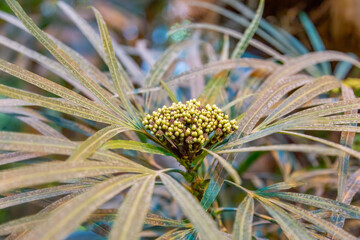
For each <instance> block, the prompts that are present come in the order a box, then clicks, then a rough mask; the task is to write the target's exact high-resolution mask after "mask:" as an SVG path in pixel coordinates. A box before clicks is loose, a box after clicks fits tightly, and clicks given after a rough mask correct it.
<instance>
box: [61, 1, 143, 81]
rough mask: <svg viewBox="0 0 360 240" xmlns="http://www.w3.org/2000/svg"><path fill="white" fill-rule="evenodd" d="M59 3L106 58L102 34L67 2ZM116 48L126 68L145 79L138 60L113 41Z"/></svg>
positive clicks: (102, 56)
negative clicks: (137, 62)
mask: <svg viewBox="0 0 360 240" xmlns="http://www.w3.org/2000/svg"><path fill="white" fill-rule="evenodd" d="M57 5H58V6H59V7H60V9H61V10H62V11H63V12H64V13H65V14H66V15H67V16H68V17H69V18H70V19H71V21H72V22H73V23H74V24H75V25H76V26H77V27H78V28H79V29H80V31H81V32H82V33H83V34H84V35H85V37H86V38H87V39H88V40H89V42H90V43H91V45H92V46H93V47H94V48H95V50H96V51H97V52H98V54H99V55H100V56H101V58H102V59H104V60H105V59H106V56H105V53H104V49H103V48H102V43H101V39H100V36H99V34H98V33H97V32H95V31H94V29H93V28H92V27H91V25H90V24H89V23H87V22H86V21H85V20H84V19H83V18H82V17H81V16H79V15H78V14H77V13H76V11H75V10H74V9H73V8H72V7H71V6H69V5H68V4H66V3H65V2H62V1H59V2H58V3H57ZM113 44H114V50H115V53H116V54H117V56H118V57H119V59H120V60H121V61H122V62H123V64H124V65H125V67H126V69H127V70H128V71H129V72H130V73H132V75H133V76H134V78H137V79H143V76H142V75H143V74H142V72H141V70H140V68H139V66H138V65H137V64H136V62H135V61H134V60H133V59H131V58H130V57H129V56H128V55H127V54H126V53H125V52H124V51H121V49H120V47H119V46H118V45H117V44H116V42H115V41H113Z"/></svg>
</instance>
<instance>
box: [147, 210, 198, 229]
mask: <svg viewBox="0 0 360 240" xmlns="http://www.w3.org/2000/svg"><path fill="white" fill-rule="evenodd" d="M144 223H145V224H148V225H152V226H161V227H175V228H191V227H192V225H191V224H190V223H185V222H180V221H176V220H173V219H170V218H166V217H163V216H160V215H157V214H153V213H148V214H147V215H146V219H145V222H144Z"/></svg>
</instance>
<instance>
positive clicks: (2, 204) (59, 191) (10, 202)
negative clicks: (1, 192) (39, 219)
mask: <svg viewBox="0 0 360 240" xmlns="http://www.w3.org/2000/svg"><path fill="white" fill-rule="evenodd" d="M87 187H89V186H87V185H84V184H66V185H61V186H56V187H49V188H44V189H39V190H33V191H27V192H24V193H19V194H14V195H11V196H8V197H3V198H0V209H3V208H7V207H11V206H16V205H19V204H23V203H27V202H32V201H36V200H40V199H44V198H51V197H55V196H60V195H65V194H69V193H73V192H81V191H84V190H86V188H87Z"/></svg>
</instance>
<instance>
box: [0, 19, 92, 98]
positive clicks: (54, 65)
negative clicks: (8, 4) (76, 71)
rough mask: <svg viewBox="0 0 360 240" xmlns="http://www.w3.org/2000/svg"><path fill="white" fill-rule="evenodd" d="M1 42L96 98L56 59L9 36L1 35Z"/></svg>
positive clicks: (88, 95) (90, 96)
mask: <svg viewBox="0 0 360 240" xmlns="http://www.w3.org/2000/svg"><path fill="white" fill-rule="evenodd" d="M0 13H1V12H0ZM14 18H15V17H14ZM16 19H17V18H16ZM0 44H2V45H4V46H5V47H7V48H9V49H12V50H13V51H17V52H19V53H21V54H23V55H24V56H26V57H28V58H30V59H32V60H33V61H35V62H37V63H39V64H40V65H41V66H43V67H44V68H45V69H47V70H49V71H51V72H53V73H54V74H56V75H58V76H60V77H61V78H63V79H64V80H65V81H66V82H68V83H69V84H71V85H72V86H74V87H75V88H76V89H78V90H80V91H81V92H83V93H84V94H85V95H86V96H87V97H89V98H91V99H92V100H94V99H96V98H95V97H94V95H93V94H92V93H91V92H90V91H89V90H88V89H87V88H86V87H84V86H83V85H81V83H80V82H79V81H78V80H77V79H76V78H75V77H74V76H72V75H71V73H69V72H68V71H67V70H66V68H64V67H63V66H62V65H61V64H60V63H59V62H57V61H56V60H53V59H51V58H48V57H46V56H44V55H42V54H40V53H38V52H37V51H34V50H31V49H29V48H27V47H25V46H24V45H21V44H20V43H18V42H16V41H12V40H10V39H9V38H7V37H5V36H0Z"/></svg>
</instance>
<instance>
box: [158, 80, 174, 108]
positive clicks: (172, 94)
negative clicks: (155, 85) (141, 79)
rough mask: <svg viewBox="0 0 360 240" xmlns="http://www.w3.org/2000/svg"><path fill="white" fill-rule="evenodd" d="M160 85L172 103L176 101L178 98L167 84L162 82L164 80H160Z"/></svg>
mask: <svg viewBox="0 0 360 240" xmlns="http://www.w3.org/2000/svg"><path fill="white" fill-rule="evenodd" d="M160 83H161V86H162V87H163V88H164V90H165V91H166V93H167V94H168V96H169V98H170V99H171V101H172V102H174V103H178V100H177V98H176V96H175V94H174V93H173V92H172V91H171V89H170V88H169V86H168V85H167V84H166V83H165V82H164V81H162V80H161V81H160Z"/></svg>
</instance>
